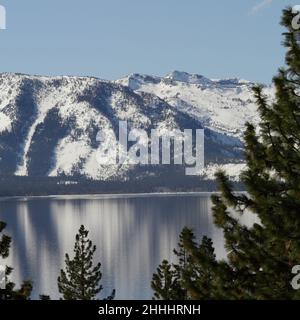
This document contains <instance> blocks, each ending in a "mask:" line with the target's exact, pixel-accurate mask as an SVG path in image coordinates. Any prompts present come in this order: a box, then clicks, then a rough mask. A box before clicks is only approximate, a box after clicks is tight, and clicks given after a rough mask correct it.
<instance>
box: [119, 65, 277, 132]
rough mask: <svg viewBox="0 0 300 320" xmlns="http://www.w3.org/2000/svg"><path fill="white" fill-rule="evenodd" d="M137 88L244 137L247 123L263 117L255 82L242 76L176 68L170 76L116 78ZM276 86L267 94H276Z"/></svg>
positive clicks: (208, 125) (215, 127)
mask: <svg viewBox="0 0 300 320" xmlns="http://www.w3.org/2000/svg"><path fill="white" fill-rule="evenodd" d="M116 82H117V83H121V84H123V85H126V86H129V87H130V88H131V89H132V90H134V91H135V92H148V93H152V94H155V95H157V96H158V97H160V98H161V99H163V100H165V101H166V102H168V103H169V104H170V105H171V106H174V107H175V108H176V109H177V110H180V111H182V112H184V113H187V114H189V115H192V116H193V117H195V118H196V119H199V120H200V121H201V123H202V124H203V126H205V127H206V128H210V129H212V130H214V131H217V132H222V133H226V134H228V135H230V136H235V137H238V138H241V137H242V135H243V132H244V129H245V123H246V122H247V121H248V122H251V123H254V124H256V123H257V122H258V120H259V118H258V113H257V107H256V104H255V101H254V98H253V92H252V87H253V85H254V83H252V82H249V81H246V80H241V79H237V78H235V79H222V80H211V79H207V78H205V77H203V76H201V75H197V74H188V73H186V72H180V71H174V72H172V73H171V74H169V75H167V76H166V77H162V78H160V77H152V76H147V75H140V74H132V75H130V76H128V77H126V78H124V79H121V80H118V81H116ZM273 92H274V90H273V88H272V87H271V86H269V87H268V86H266V87H265V94H266V95H268V96H270V98H271V97H272V96H273Z"/></svg>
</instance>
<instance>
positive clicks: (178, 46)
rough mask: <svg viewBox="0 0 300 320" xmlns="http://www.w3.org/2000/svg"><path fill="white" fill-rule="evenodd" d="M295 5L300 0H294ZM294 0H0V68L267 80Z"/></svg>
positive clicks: (277, 62) (280, 53) (277, 61)
mask: <svg viewBox="0 0 300 320" xmlns="http://www.w3.org/2000/svg"><path fill="white" fill-rule="evenodd" d="M298 3H299V4H300V0H298ZM298 3H297V0H296V2H294V1H285V0H273V1H272V0H247V1H242V0H226V1H224V0H217V1H213V0H84V1H82V0H81V1H79V0H42V1H41V0H25V1H24V0H0V4H1V5H4V6H5V8H6V11H7V30H0V72H22V73H29V74H43V75H86V76H96V77H100V78H104V79H117V78H121V77H123V76H125V75H127V74H130V73H134V72H137V73H146V74H153V75H164V74H167V73H169V72H171V71H173V70H180V71H187V72H191V73H199V74H202V75H205V76H207V77H211V78H221V77H235V76H237V77H241V78H244V79H248V80H253V81H259V82H265V83H270V82H271V79H272V77H273V76H274V75H275V73H276V70H277V69H278V67H279V66H282V65H283V63H284V49H283V48H282V47H281V40H282V37H281V33H282V31H283V29H282V28H281V27H280V26H279V20H280V16H281V10H282V9H283V8H284V7H285V6H287V5H295V4H298Z"/></svg>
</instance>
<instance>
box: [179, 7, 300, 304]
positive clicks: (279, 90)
mask: <svg viewBox="0 0 300 320" xmlns="http://www.w3.org/2000/svg"><path fill="white" fill-rule="evenodd" d="M292 19H293V14H292V10H291V8H288V9H286V10H284V11H283V18H282V25H283V26H284V27H286V29H287V32H286V33H285V34H284V37H285V40H284V45H285V46H286V47H287V54H286V68H285V69H283V68H282V69H280V70H279V72H278V75H277V76H276V77H274V79H273V82H274V86H275V90H276V96H275V101H274V102H270V101H268V100H267V98H266V96H265V95H264V92H263V91H264V89H263V86H257V87H255V88H254V95H255V98H256V101H257V105H258V111H259V114H260V118H261V121H260V125H259V128H255V127H254V126H253V125H252V124H250V123H248V124H246V131H245V135H244V141H245V158H246V163H247V169H246V170H245V171H244V172H243V173H242V175H241V180H242V182H243V183H244V185H245V189H246V191H247V194H241V193H235V192H233V188H232V185H231V183H230V181H229V179H228V177H227V176H226V173H225V172H219V173H218V174H217V175H216V178H217V181H218V183H219V186H220V191H221V195H214V196H213V197H212V201H213V215H214V221H215V224H216V225H217V226H218V227H219V228H221V229H222V230H223V233H224V237H225V246H226V250H227V259H226V260H225V261H216V260H215V258H214V254H213V248H212V244H211V242H209V241H208V240H207V239H204V243H203V242H202V246H203V247H202V250H200V247H201V246H200V247H198V246H197V245H196V244H195V243H193V237H192V236H191V239H190V241H187V242H186V245H185V248H186V249H187V250H189V252H190V255H191V261H192V263H194V270H195V271H196V275H195V274H189V272H186V273H184V276H183V279H182V281H181V283H182V284H183V287H184V288H185V289H186V290H187V292H188V294H189V295H190V296H191V298H194V299H200V298H203V295H205V296H206V297H208V298H211V299H300V291H299V290H298V291H296V290H294V289H293V288H292V286H291V280H292V278H293V275H292V273H291V271H292V268H293V266H295V265H299V264H300V44H299V32H298V31H296V30H294V29H293V28H292V23H291V22H292ZM245 213H247V214H254V215H256V217H257V218H258V221H259V222H257V223H255V224H253V225H252V226H245V225H243V224H241V223H240V220H239V216H241V215H243V214H245ZM201 251H202V253H201ZM197 270H200V272H199V271H197Z"/></svg>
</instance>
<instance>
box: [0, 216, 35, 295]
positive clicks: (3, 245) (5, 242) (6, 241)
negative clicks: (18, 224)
mask: <svg viewBox="0 0 300 320" xmlns="http://www.w3.org/2000/svg"><path fill="white" fill-rule="evenodd" d="M5 228H6V223H4V222H1V221H0V235H1V237H0V258H2V259H6V258H8V256H9V250H10V245H11V238H10V237H9V236H7V235H5V234H3V231H4V229H5ZM2 259H0V261H1V260H2ZM3 261H4V260H2V261H1V263H2V262H3ZM12 271H13V268H11V267H8V266H6V270H5V280H6V281H5V289H3V290H0V291H1V294H0V300H29V299H30V295H31V291H32V283H31V281H24V282H23V283H22V285H21V287H20V289H17V290H15V284H14V283H13V282H11V281H10V280H9V276H10V274H11V273H12Z"/></svg>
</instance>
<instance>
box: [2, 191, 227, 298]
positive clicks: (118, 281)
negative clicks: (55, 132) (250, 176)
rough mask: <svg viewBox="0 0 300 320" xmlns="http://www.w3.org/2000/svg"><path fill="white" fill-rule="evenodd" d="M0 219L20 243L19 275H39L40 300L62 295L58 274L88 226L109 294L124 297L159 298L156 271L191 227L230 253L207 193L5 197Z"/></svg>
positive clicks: (12, 261) (16, 246)
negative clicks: (153, 286) (82, 229)
mask: <svg viewBox="0 0 300 320" xmlns="http://www.w3.org/2000/svg"><path fill="white" fill-rule="evenodd" d="M0 220H2V221H5V222H6V223H7V224H8V225H7V228H6V229H5V233H6V234H8V235H10V236H11V237H12V240H13V242H12V249H11V251H10V257H9V259H7V260H6V261H5V263H6V264H8V265H11V266H13V267H14V272H13V275H12V280H14V281H15V282H16V283H20V281H21V280H22V279H24V280H27V279H30V280H32V281H33V283H34V290H33V295H32V298H33V299H36V298H38V296H39V294H48V295H50V296H51V298H52V299H57V298H59V297H60V295H59V293H58V290H57V277H58V275H59V272H60V269H61V268H62V267H63V266H64V255H65V253H66V252H68V253H69V254H70V255H71V257H72V256H73V245H74V239H75V234H76V232H77V231H78V229H79V227H80V225H81V224H83V225H85V227H86V228H87V229H88V230H89V231H90V234H89V236H90V238H91V239H92V241H93V242H94V244H95V245H96V246H97V251H96V253H95V262H98V261H100V262H101V264H102V267H101V271H102V274H103V276H102V285H103V287H104V290H103V291H102V293H101V296H102V297H105V296H107V295H109V294H110V293H111V291H112V289H113V288H115V289H116V299H135V300H138V299H151V298H152V296H153V293H152V290H151V287H150V282H151V278H152V274H153V272H155V270H156V268H157V266H158V265H159V264H160V262H161V261H162V260H163V259H169V260H170V261H172V259H173V254H172V252H173V249H174V248H175V247H176V245H177V242H178V236H179V233H180V232H181V230H182V228H183V227H184V226H188V227H191V228H193V229H194V230H195V233H196V235H197V237H198V238H200V237H202V236H204V235H206V236H209V237H211V238H212V239H213V241H214V243H215V247H216V253H217V256H218V257H224V254H225V253H224V252H225V251H224V246H223V236H222V231H220V230H218V229H216V228H215V227H214V225H213V218H212V215H211V201H210V194H207V193H196V194H163V195H162V194H152V195H118V196H116V195H105V196H94V195H91V196H51V197H28V198H23V197H22V198H21V197H14V198H2V199H1V200H0ZM1 264H3V261H2V262H1Z"/></svg>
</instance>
